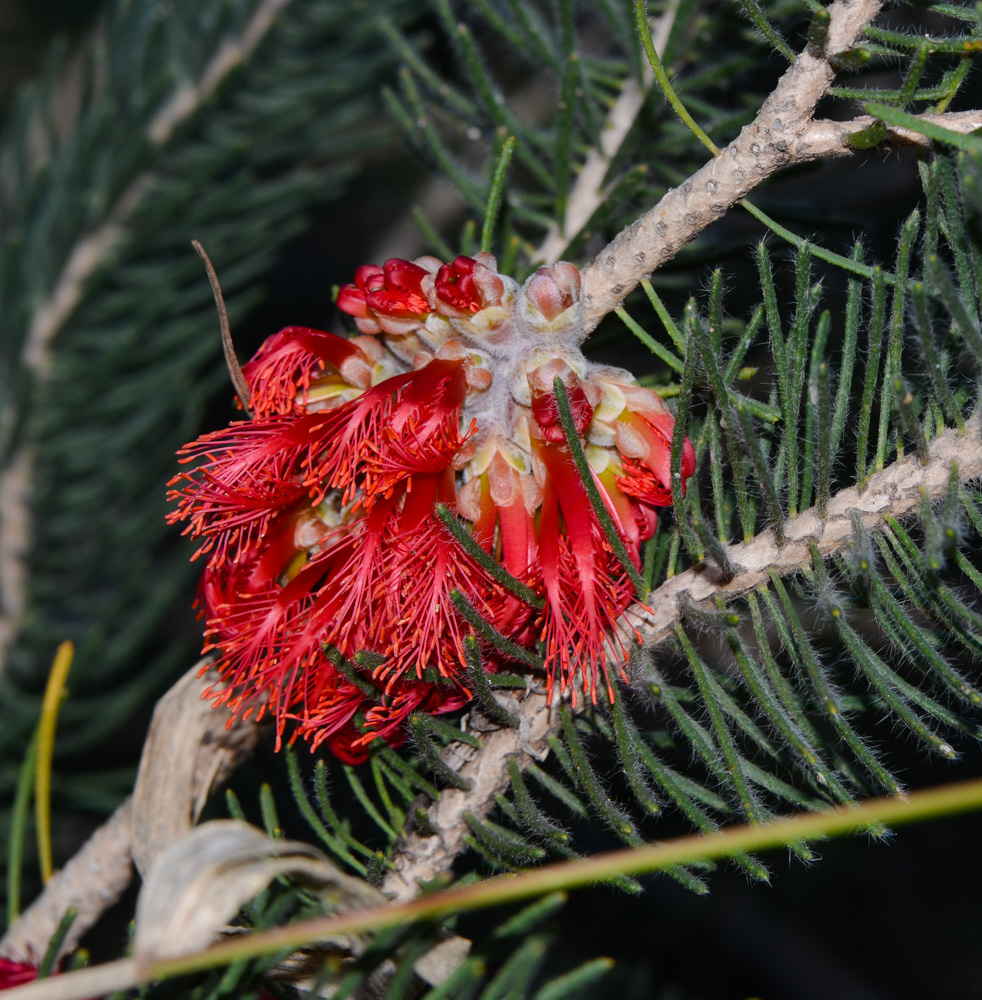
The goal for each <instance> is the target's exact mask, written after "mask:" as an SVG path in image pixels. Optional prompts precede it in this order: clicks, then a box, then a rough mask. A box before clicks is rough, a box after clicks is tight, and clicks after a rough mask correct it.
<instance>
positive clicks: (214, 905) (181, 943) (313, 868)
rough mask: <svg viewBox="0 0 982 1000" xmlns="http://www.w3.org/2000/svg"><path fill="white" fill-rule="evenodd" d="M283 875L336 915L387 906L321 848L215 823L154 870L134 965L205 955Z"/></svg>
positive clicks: (141, 903)
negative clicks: (312, 893) (239, 915)
mask: <svg viewBox="0 0 982 1000" xmlns="http://www.w3.org/2000/svg"><path fill="white" fill-rule="evenodd" d="M280 875H289V876H291V877H292V878H294V879H296V880H297V881H299V882H302V883H303V884H304V885H307V886H309V887H310V888H311V889H313V890H314V891H316V892H317V893H318V894H319V895H321V896H323V897H324V898H325V899H326V901H327V902H328V903H329V904H330V905H331V906H332V908H333V909H334V910H335V911H336V912H343V911H345V910H350V909H355V908H358V907H364V906H377V905H379V904H382V903H384V902H385V897H384V896H383V895H382V894H381V893H380V892H379V891H378V890H377V889H374V888H373V887H372V886H370V885H369V884H368V883H367V882H363V881H362V880H361V879H358V878H354V877H353V876H351V875H346V874H345V873H344V872H342V871H341V870H340V869H339V868H338V867H337V866H336V865H335V864H334V863H333V862H331V861H330V860H329V859H328V858H327V857H325V856H324V855H323V854H322V853H321V852H320V851H319V850H317V848H316V847H312V846H311V845H309V844H303V843H300V842H298V841H293V840H274V839H273V838H272V837H267V836H266V834H265V833H263V832H262V831H261V830H257V829H256V828H255V827H251V826H248V825H247V824H245V823H240V822H238V821H237V820H214V821H213V822H210V823H204V824H203V825H201V826H199V827H196V828H195V829H194V830H191V831H190V832H189V833H186V834H185V835H184V836H182V837H180V838H179V839H178V840H177V841H175V842H174V843H173V844H172V845H171V846H170V847H169V848H167V850H165V851H164V852H163V854H161V855H160V857H159V859H158V860H157V863H156V864H155V865H154V867H153V869H152V870H151V872H150V874H149V876H148V878H147V880H146V883H145V884H144V886H143V890H142V891H141V893H140V898H139V900H138V901H137V906H136V930H135V933H134V937H133V955H134V957H135V958H136V960H137V962H138V963H139V964H140V965H142V966H144V967H145V966H148V965H151V964H153V963H154V962H157V961H161V960H163V959H167V958H177V957H179V956H182V955H190V954H194V953H195V952H198V951H200V950H201V949H203V948H205V947H207V946H208V944H210V943H211V942H212V941H214V940H215V939H216V938H217V937H218V936H220V935H221V933H222V932H223V931H224V930H225V928H226V926H227V924H228V922H229V920H231V919H232V918H233V917H234V916H235V914H236V913H238V912H239V910H240V909H241V908H242V906H243V904H244V903H246V902H248V901H249V900H250V899H253V898H254V897H255V896H257V895H258V894H259V893H260V892H262V890H263V889H265V888H266V886H267V885H269V883H270V882H272V881H273V879H275V878H277V877H278V876H280ZM352 950H353V951H354V950H355V949H352Z"/></svg>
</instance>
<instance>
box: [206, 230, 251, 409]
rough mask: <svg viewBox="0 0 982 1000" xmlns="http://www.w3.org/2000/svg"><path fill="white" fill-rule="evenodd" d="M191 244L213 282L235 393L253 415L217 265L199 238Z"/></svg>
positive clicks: (223, 341) (224, 346)
mask: <svg viewBox="0 0 982 1000" xmlns="http://www.w3.org/2000/svg"><path fill="white" fill-rule="evenodd" d="M191 246H193V247H194V249H195V251H196V252H197V254H198V256H199V257H200V258H201V262H202V263H203V264H204V265H205V271H206V272H207V274H208V281H209V283H210V284H211V293H212V295H214V296H215V305H216V306H217V308H218V322H219V324H220V325H221V330H222V351H223V353H224V354H225V366H226V367H227V368H228V374H229V377H230V378H231V379H232V385H233V386H234V388H235V394H236V395H237V396H238V397H239V403H240V404H241V405H242V409H243V410H245V412H246V413H247V414H248V415H249V416H250V417H251V416H252V410H250V409H249V403H250V402H251V401H252V392H251V391H250V389H249V383H248V382H247V381H246V377H245V375H243V374H242V366H241V365H240V364H239V359H238V357H237V356H236V353H235V345H234V344H233V343H232V331H231V329H230V328H229V325H228V311H227V310H226V308H225V296H224V295H222V286H221V285H220V284H219V283H218V275H217V274H216V273H215V265H214V264H212V262H211V258H210V257H209V256H208V254H207V253H205V248H204V247H203V246H202V245H201V244H200V243H199V242H198V241H197V240H191Z"/></svg>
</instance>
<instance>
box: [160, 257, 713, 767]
mask: <svg viewBox="0 0 982 1000" xmlns="http://www.w3.org/2000/svg"><path fill="white" fill-rule="evenodd" d="M338 306H339V308H340V309H342V310H343V311H344V312H346V313H348V314H349V315H350V316H352V317H353V318H354V322H355V325H356V326H357V328H358V331H359V334H358V336H355V337H353V338H350V339H346V338H342V337H337V336H334V335H332V334H329V333H324V332H322V331H317V330H309V329H306V328H300V327H287V328H286V329H285V330H282V331H280V333H278V334H275V335H274V336H273V337H271V338H269V340H268V341H267V342H266V343H265V344H264V345H263V347H262V348H261V349H260V351H259V352H258V353H257V355H256V356H255V357H254V358H253V359H252V361H250V362H249V364H247V365H246V366H245V368H244V369H243V372H244V375H245V377H246V380H247V381H248V383H249V386H250V390H251V401H250V405H251V409H252V411H253V413H254V417H253V418H252V419H251V420H248V421H242V422H238V423H234V424H232V425H231V427H229V428H228V429H226V430H222V431H218V432H216V433H213V434H207V435H205V436H204V437H202V438H200V439H199V440H198V441H196V442H193V443H191V444H190V445H188V446H187V447H186V448H185V449H184V450H183V452H182V455H183V460H184V461H186V462H194V463H195V468H194V470H193V471H192V472H189V473H182V474H181V475H180V476H178V477H176V478H175V480H174V481H173V482H172V486H174V487H175V488H174V490H173V491H172V498H173V499H174V500H175V501H176V504H177V506H176V509H175V510H174V511H173V513H172V515H171V520H173V521H184V522H186V524H187V528H186V531H187V533H189V534H191V535H192V536H194V537H196V538H199V539H200V540H201V543H202V544H201V547H200V549H199V551H198V554H199V555H200V554H207V555H208V560H207V564H206V568H205V572H204V576H203V579H202V585H201V592H200V602H201V605H202V608H203V612H204V615H205V617H206V619H207V623H208V625H207V633H206V636H207V645H206V649H208V650H211V651H214V652H215V653H216V655H217V660H218V667H219V671H220V673H221V675H222V678H223V682H224V684H223V686H222V688H221V690H219V691H216V692H214V697H215V699H216V701H217V702H220V703H226V704H228V705H229V706H230V707H231V708H232V710H233V711H234V712H237V713H241V714H243V715H250V714H255V715H256V716H257V717H258V716H261V715H263V714H265V713H273V714H274V715H275V717H276V720H277V723H278V732H280V733H281V734H282V732H283V730H284V727H285V726H286V724H287V722H288V721H291V720H292V721H295V722H296V723H297V724H298V727H299V731H300V732H301V733H302V734H303V735H304V736H306V737H308V738H309V739H310V740H311V742H312V744H313V745H314V746H316V745H318V744H320V743H321V742H325V741H326V742H327V744H328V745H329V746H330V747H331V748H332V749H333V751H334V752H335V753H336V754H337V755H338V756H340V757H342V758H343V759H346V760H357V759H361V758H362V757H363V756H364V755H365V753H367V749H366V747H367V745H368V744H369V743H370V741H371V740H372V739H373V738H375V737H376V736H379V735H381V736H383V737H385V738H386V739H388V740H389V741H390V742H398V741H399V740H401V739H402V738H404V730H403V727H402V723H403V721H404V720H405V719H406V717H407V716H408V715H409V714H410V713H411V712H414V711H426V712H431V713H435V712H441V711H450V710H452V709H454V708H458V707H460V706H462V705H463V704H465V703H466V702H467V700H468V699H469V698H470V691H469V689H468V681H467V675H466V668H465V657H464V640H465V638H467V637H468V636H469V635H471V634H473V633H474V625H473V620H468V618H467V617H464V616H462V614H461V612H460V607H461V606H462V604H463V602H466V603H467V604H469V605H470V606H471V609H473V611H476V613H477V614H478V615H479V616H480V617H481V618H483V619H484V622H485V623H486V625H487V626H488V628H485V629H481V630H479V635H480V636H484V638H482V639H481V641H482V643H483V644H484V648H483V649H482V662H483V663H484V665H485V669H487V670H490V671H494V670H497V669H500V668H501V667H502V666H503V665H507V666H509V668H512V667H513V666H514V664H513V663H512V662H511V661H509V659H508V657H507V656H506V655H505V654H503V653H502V652H501V648H500V647H502V646H503V645H504V644H502V643H497V644H495V643H489V642H487V638H486V637H487V636H488V635H492V634H493V633H494V632H496V633H498V635H499V636H501V637H503V638H504V639H505V640H507V641H508V642H510V643H513V644H518V645H520V646H524V647H526V648H529V649H533V648H535V647H539V648H541V650H542V653H543V657H544V663H545V669H546V672H547V677H548V683H549V690H550V696H551V694H552V691H553V685H554V684H555V683H557V682H558V687H559V690H560V691H561V692H562V693H563V694H565V693H566V692H569V696H570V697H571V698H572V699H573V700H574V701H575V699H576V697H577V691H578V690H580V691H582V692H583V693H584V694H585V695H586V696H587V697H589V698H591V699H594V700H595V699H596V693H597V684H598V683H605V684H606V685H607V687H608V688H609V691H610V697H613V687H612V674H611V665H610V664H609V663H608V650H609V649H610V648H611V646H612V647H613V649H615V650H616V651H617V655H616V657H615V659H616V660H617V661H618V662H617V664H616V667H617V669H619V670H620V671H621V672H623V667H622V664H623V660H624V659H625V658H626V651H625V650H624V649H622V648H619V643H620V639H619V638H618V633H617V632H616V630H615V623H616V621H617V619H618V617H619V616H620V615H621V614H622V612H623V611H624V610H625V609H626V608H627V607H628V605H629V604H630V603H631V601H632V600H634V599H635V598H636V597H638V596H643V595H636V594H635V593H634V589H633V586H632V583H631V574H630V573H629V572H628V568H627V567H625V565H623V564H622V562H621V561H620V558H619V557H618V555H617V554H615V552H614V550H613V546H612V543H611V538H610V537H608V535H607V534H605V532H604V529H603V528H602V527H601V524H600V520H599V519H598V516H597V511H596V510H595V509H594V507H593V504H592V502H591V499H590V496H589V494H588V491H587V488H586V484H585V483H584V481H583V479H582V477H581V474H580V471H579V470H578V468H577V465H576V461H575V459H576V456H575V455H574V449H573V448H572V447H571V441H570V440H568V439H567V431H568V430H570V428H569V427H568V426H567V428H566V429H564V425H563V421H562V417H561V408H560V404H559V400H558V399H557V389H556V386H557V380H558V382H559V383H561V384H562V386H563V389H564V394H565V397H566V400H567V401H568V404H569V408H570V412H571V415H572V423H573V428H572V429H573V431H575V434H576V437H577V441H576V444H577V446H578V447H577V449H576V450H577V451H579V450H582V452H583V454H584V456H585V458H586V461H587V464H588V468H589V474H590V477H591V478H592V481H593V485H594V486H595V487H596V491H597V492H598V493H599V496H600V498H601V502H602V504H603V506H604V507H605V508H606V513H607V515H609V521H611V522H612V523H613V525H614V530H615V531H616V533H617V535H618V538H619V542H620V546H619V547H620V548H621V549H622V553H623V551H624V550H626V552H627V555H628V558H629V560H630V562H631V563H632V564H633V567H634V568H638V567H640V564H641V546H642V544H643V543H644V541H645V540H646V539H648V538H650V537H651V536H652V535H653V534H654V531H655V527H656V509H657V508H658V507H661V506H665V505H666V504H669V503H670V502H671V474H670V451H671V440H672V435H673V419H672V416H671V414H670V412H669V411H668V409H667V407H666V406H665V404H664V402H663V401H662V399H661V397H659V396H658V395H657V394H656V393H654V392H652V391H651V390H649V389H645V388H643V387H641V386H639V385H638V383H637V381H636V380H635V379H634V377H633V376H632V375H631V374H630V373H629V372H627V371H624V370H622V369H618V368H611V367H608V366H602V365H597V364H594V363H591V362H589V361H587V360H586V358H585V357H584V356H583V354H582V352H581V350H580V345H581V344H582V342H583V340H584V338H585V332H584V325H583V310H582V302H581V298H580V275H579V272H578V271H577V269H576V268H575V267H574V266H573V265H572V264H568V263H563V262H561V263H558V264H554V265H552V266H550V267H543V268H540V269H539V270H538V271H537V272H536V273H535V274H534V275H533V276H532V277H531V278H530V279H529V280H528V281H527V282H526V283H525V284H524V286H522V287H519V286H518V284H517V283H516V282H515V281H513V280H512V279H511V278H509V277H507V276H506V275H501V274H499V273H498V271H497V266H496V263H495V260H494V258H493V257H492V256H491V255H490V254H485V253H481V254H477V255H476V256H475V257H458V258H456V260H454V261H453V262H451V263H449V264H445V263H442V262H440V261H438V260H436V259H435V258H432V257H421V258H419V259H417V260H415V261H405V260H390V261H387V262H386V263H385V265H384V266H383V267H381V268H379V267H374V266H365V267H360V268H358V270H357V271H356V272H355V280H354V282H353V283H352V284H350V285H346V286H345V287H344V288H342V289H341V291H340V294H339V296H338ZM694 466H695V456H694V452H693V450H692V446H691V444H689V442H688V441H687V440H686V442H685V446H684V448H683V453H682V462H681V475H682V479H683V486H684V480H685V478H687V477H688V476H690V475H691V474H692V472H693V469H694ZM441 505H442V506H443V507H446V508H447V509H449V510H450V511H452V512H454V513H455V515H456V516H457V517H459V518H461V519H463V521H464V522H465V526H466V528H467V529H468V530H469V531H470V534H471V536H472V538H473V540H474V542H476V545H477V546H479V547H480V548H479V549H477V548H476V547H472V548H471V550H470V551H469V550H468V549H467V548H466V547H464V546H461V545H459V544H458V543H457V542H455V541H454V540H453V538H452V536H451V534H450V532H449V530H448V528H447V527H446V525H445V524H444V522H443V520H441V518H440V516H439V514H438V510H439V508H440V506H441ZM480 550H483V553H484V557H483V558H479V557H480V556H481V555H482V553H481V551H480ZM502 570H503V571H504V572H501V571H502ZM509 577H510V578H512V582H513V583H514V582H515V581H517V583H518V585H519V586H517V587H516V586H509V583H508V578H509ZM528 595H534V597H531V596H528ZM455 602H456V603H455ZM492 630H493V631H492Z"/></svg>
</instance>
